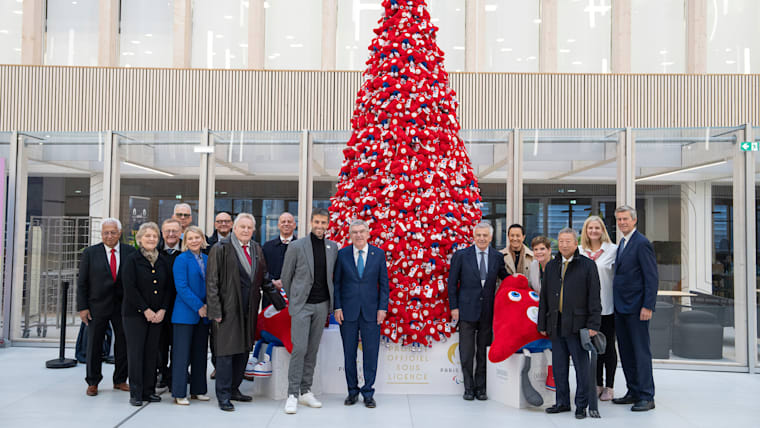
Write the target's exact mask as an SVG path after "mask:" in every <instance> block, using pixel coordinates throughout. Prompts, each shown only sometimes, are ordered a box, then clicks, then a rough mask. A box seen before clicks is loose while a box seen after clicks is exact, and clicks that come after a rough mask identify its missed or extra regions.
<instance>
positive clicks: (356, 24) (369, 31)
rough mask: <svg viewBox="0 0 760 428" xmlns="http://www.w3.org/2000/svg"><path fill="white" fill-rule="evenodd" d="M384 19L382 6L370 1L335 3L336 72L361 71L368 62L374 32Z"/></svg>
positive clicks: (358, 0)
mask: <svg viewBox="0 0 760 428" xmlns="http://www.w3.org/2000/svg"><path fill="white" fill-rule="evenodd" d="M382 16H383V8H382V6H381V5H380V4H379V3H378V2H376V1H373V0H338V28H337V31H336V36H335V44H336V46H335V68H336V69H337V70H364V68H365V65H364V63H365V62H366V61H367V59H369V44H370V42H371V41H372V38H373V37H374V36H375V33H374V32H373V30H374V29H375V28H377V27H378V25H379V24H378V21H379V20H380V18H381V17H382Z"/></svg>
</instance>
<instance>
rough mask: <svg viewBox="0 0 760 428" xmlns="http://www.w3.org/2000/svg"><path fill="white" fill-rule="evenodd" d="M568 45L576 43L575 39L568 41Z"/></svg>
mask: <svg viewBox="0 0 760 428" xmlns="http://www.w3.org/2000/svg"><path fill="white" fill-rule="evenodd" d="M567 42H568V43H575V39H567Z"/></svg>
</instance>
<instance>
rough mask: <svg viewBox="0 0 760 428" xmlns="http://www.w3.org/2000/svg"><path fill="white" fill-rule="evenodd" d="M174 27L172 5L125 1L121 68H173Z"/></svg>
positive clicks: (123, 3) (141, 0)
mask: <svg viewBox="0 0 760 428" xmlns="http://www.w3.org/2000/svg"><path fill="white" fill-rule="evenodd" d="M173 25H174V4H173V2H170V1H155V0H129V1H125V2H122V3H121V23H120V28H121V36H120V39H119V47H120V49H121V55H119V64H120V65H121V66H122V67H171V66H172V40H173V34H174V32H173Z"/></svg>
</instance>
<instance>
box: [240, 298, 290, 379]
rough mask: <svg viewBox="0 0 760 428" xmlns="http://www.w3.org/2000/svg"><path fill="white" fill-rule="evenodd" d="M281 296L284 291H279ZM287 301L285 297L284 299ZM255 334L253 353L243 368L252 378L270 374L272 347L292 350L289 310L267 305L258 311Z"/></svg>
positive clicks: (246, 375)
mask: <svg viewBox="0 0 760 428" xmlns="http://www.w3.org/2000/svg"><path fill="white" fill-rule="evenodd" d="M281 294H283V296H284V295H285V292H284V291H281ZM286 301H287V299H286ZM256 336H257V339H258V341H257V342H256V346H255V347H254V349H253V354H251V356H250V357H249V359H248V364H247V365H246V368H245V375H244V376H245V378H246V379H247V380H253V379H254V377H269V376H271V375H272V348H273V347H275V346H284V347H285V349H286V350H287V351H288V352H293V342H291V340H290V312H288V308H287V307H285V308H284V309H282V310H279V311H278V310H277V309H276V308H275V307H274V305H269V306H267V307H266V308H264V310H262V311H261V312H260V313H259V316H258V319H257V321H256ZM264 344H266V345H267V347H266V351H265V353H264V356H263V357H262V358H261V359H259V353H260V352H261V347H262V346H263V345H264Z"/></svg>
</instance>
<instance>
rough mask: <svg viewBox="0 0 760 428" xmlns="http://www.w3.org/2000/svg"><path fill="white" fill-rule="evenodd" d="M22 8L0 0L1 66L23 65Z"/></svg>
mask: <svg viewBox="0 0 760 428" xmlns="http://www.w3.org/2000/svg"><path fill="white" fill-rule="evenodd" d="M22 7H23V5H22V4H21V2H19V1H17V0H0V64H20V63H21V23H22V20H23V16H24V11H23V9H22ZM0 319H2V317H0Z"/></svg>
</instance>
